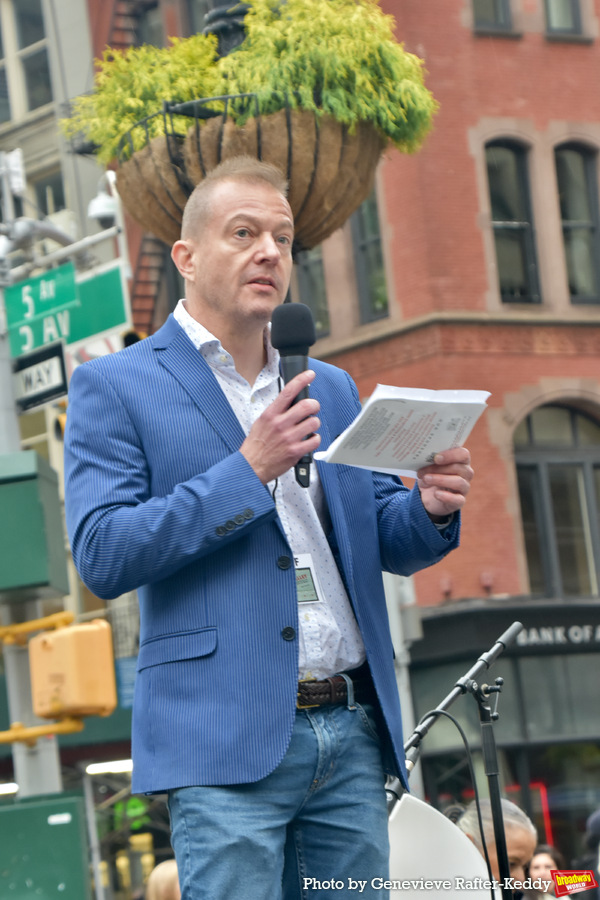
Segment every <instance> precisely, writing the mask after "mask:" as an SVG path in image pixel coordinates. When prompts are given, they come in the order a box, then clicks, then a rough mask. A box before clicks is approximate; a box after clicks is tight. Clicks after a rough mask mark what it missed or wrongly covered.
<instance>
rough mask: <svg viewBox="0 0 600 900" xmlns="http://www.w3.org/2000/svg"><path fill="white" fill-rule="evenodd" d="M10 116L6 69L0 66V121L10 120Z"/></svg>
mask: <svg viewBox="0 0 600 900" xmlns="http://www.w3.org/2000/svg"><path fill="white" fill-rule="evenodd" d="M11 118H12V115H11V111H10V99H9V96H8V81H7V77H6V69H5V68H4V66H1V67H0V122H10V120H11Z"/></svg>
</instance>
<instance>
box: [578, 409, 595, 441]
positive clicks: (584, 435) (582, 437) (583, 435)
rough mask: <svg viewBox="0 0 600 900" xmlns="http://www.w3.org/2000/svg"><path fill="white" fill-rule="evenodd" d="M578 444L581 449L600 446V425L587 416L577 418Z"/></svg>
mask: <svg viewBox="0 0 600 900" xmlns="http://www.w3.org/2000/svg"><path fill="white" fill-rule="evenodd" d="M577 443H578V444H579V446H581V447H592V446H600V425H599V424H598V422H593V421H592V420H591V419H588V417H587V416H577Z"/></svg>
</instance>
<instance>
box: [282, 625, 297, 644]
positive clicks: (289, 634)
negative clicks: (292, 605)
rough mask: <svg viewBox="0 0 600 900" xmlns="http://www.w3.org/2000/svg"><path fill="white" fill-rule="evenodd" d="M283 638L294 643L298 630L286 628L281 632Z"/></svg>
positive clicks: (290, 627) (289, 626)
mask: <svg viewBox="0 0 600 900" xmlns="http://www.w3.org/2000/svg"><path fill="white" fill-rule="evenodd" d="M281 637H282V638H283V639H284V641H293V640H294V638H295V637H296V629H295V628H292V626H291V625H286V627H285V628H284V629H283V631H282V632H281Z"/></svg>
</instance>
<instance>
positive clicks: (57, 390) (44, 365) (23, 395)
mask: <svg viewBox="0 0 600 900" xmlns="http://www.w3.org/2000/svg"><path fill="white" fill-rule="evenodd" d="M13 373H14V380H15V399H16V401H17V406H18V407H19V409H20V410H21V411H22V412H24V411H25V410H26V409H31V408H32V407H34V406H40V405H41V404H42V403H48V402H49V401H50V400H55V399H56V398H57V397H63V396H64V395H65V394H66V393H67V387H68V385H67V371H66V367H65V354H64V344H63V342H62V341H57V342H56V343H54V344H48V345H47V346H46V347H42V348H41V349H40V350H34V351H33V352H32V353H25V354H23V355H22V356H20V357H19V358H18V359H17V360H16V361H15V362H14V363H13Z"/></svg>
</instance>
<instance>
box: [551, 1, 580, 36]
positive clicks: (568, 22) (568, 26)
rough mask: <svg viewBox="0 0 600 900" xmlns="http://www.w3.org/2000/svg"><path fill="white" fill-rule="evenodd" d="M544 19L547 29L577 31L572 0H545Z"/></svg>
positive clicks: (577, 24)
mask: <svg viewBox="0 0 600 900" xmlns="http://www.w3.org/2000/svg"><path fill="white" fill-rule="evenodd" d="M574 2H577V0H574ZM546 19H547V24H548V31H577V30H578V28H579V22H578V19H577V17H576V16H575V10H574V7H573V0H546Z"/></svg>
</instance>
